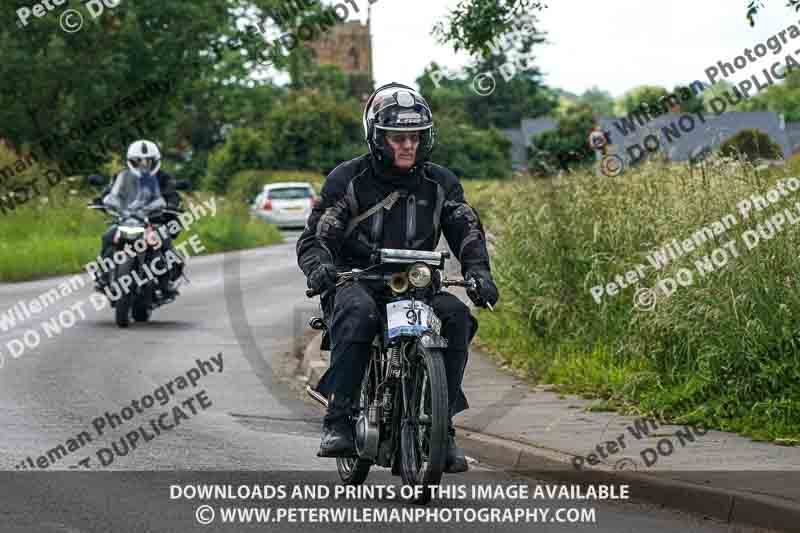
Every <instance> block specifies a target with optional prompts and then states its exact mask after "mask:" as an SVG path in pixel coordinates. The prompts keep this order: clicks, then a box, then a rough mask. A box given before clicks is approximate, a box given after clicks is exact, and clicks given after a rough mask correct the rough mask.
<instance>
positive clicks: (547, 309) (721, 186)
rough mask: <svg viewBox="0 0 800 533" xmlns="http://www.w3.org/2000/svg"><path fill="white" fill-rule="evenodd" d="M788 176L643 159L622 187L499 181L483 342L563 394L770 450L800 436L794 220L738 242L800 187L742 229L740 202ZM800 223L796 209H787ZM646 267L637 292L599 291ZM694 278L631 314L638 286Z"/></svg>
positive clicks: (799, 264)
mask: <svg viewBox="0 0 800 533" xmlns="http://www.w3.org/2000/svg"><path fill="white" fill-rule="evenodd" d="M788 172H789V171H788V169H780V170H774V169H773V170H764V169H761V170H759V169H755V168H753V167H752V166H750V165H746V164H742V163H738V162H733V161H731V160H726V159H717V160H714V161H712V162H710V163H708V164H707V165H706V166H705V167H704V168H702V169H696V170H694V171H690V169H689V167H687V166H684V165H666V164H658V163H648V164H646V165H643V166H642V167H640V168H638V169H634V170H631V171H628V172H626V173H625V174H623V175H622V176H619V177H616V178H608V177H602V176H601V177H597V176H594V175H591V174H588V173H582V174H573V175H565V176H562V177H559V178H553V179H551V180H544V181H541V180H540V181H533V180H531V181H527V182H522V183H516V184H511V185H508V186H502V187H501V188H498V189H496V190H495V191H494V197H493V199H492V200H491V202H490V204H489V206H488V210H489V211H490V215H488V216H487V215H485V214H484V213H485V210H484V212H482V213H481V214H482V216H484V217H485V218H488V219H489V220H490V222H489V224H490V225H491V226H492V228H493V229H494V230H495V231H498V232H499V244H498V247H497V254H496V256H495V258H494V261H493V266H494V271H495V275H496V278H497V280H498V284H499V286H500V289H501V295H502V306H501V307H500V308H499V309H498V312H497V313H495V314H489V313H482V316H481V331H480V333H479V335H480V338H481V339H482V342H484V343H487V344H488V345H489V346H490V347H491V348H493V349H494V350H495V351H496V352H499V353H500V354H502V356H503V357H504V358H505V359H507V360H508V361H509V362H510V363H511V364H512V365H513V366H515V367H517V368H519V369H521V370H524V371H525V372H527V373H528V374H529V375H531V376H533V377H535V378H536V379H538V380H543V381H549V382H554V383H560V384H562V385H564V388H565V389H566V390H569V391H572V392H578V393H585V394H586V393H588V394H593V395H596V396H600V397H604V398H610V399H612V400H613V401H614V402H615V403H616V404H617V405H622V406H625V407H626V408H627V409H630V410H633V411H639V412H658V413H659V414H662V415H663V416H666V417H671V418H673V419H674V420H676V421H678V422H695V423H696V422H702V423H704V424H706V425H708V426H711V427H717V428H720V429H724V430H732V431H738V432H742V433H746V434H749V435H752V436H754V437H757V438H763V439H781V438H788V439H790V441H791V439H796V438H797V437H799V436H800V333H799V331H800V322H799V321H798V318H800V259H798V250H800V247H799V246H798V245H800V224H798V225H789V224H788V223H787V224H786V225H784V227H783V228H782V229H781V230H780V231H779V232H777V234H776V235H775V236H774V237H773V238H771V239H770V240H764V239H762V240H761V242H759V244H758V245H757V246H756V247H754V248H753V249H752V250H749V251H748V249H747V247H746V246H745V244H744V242H743V240H742V238H741V234H742V233H743V232H744V231H745V230H746V229H754V228H755V227H756V225H757V224H759V223H763V222H764V221H765V220H767V219H768V218H769V217H771V216H773V215H774V214H775V213H777V212H779V211H782V210H783V209H785V208H788V207H791V206H792V205H793V204H794V202H800V191H798V192H795V193H792V194H791V195H790V196H789V197H787V198H783V197H782V198H781V200H780V201H779V202H777V203H775V204H773V205H772V206H770V207H769V208H767V209H765V210H763V211H753V212H751V216H750V218H748V219H744V218H743V217H742V216H741V215H740V213H739V212H738V211H737V208H736V204H737V203H738V202H740V201H742V200H744V199H747V198H749V197H750V195H752V194H756V193H760V194H763V193H764V192H765V191H766V190H767V189H769V188H770V187H772V186H773V185H774V184H775V182H776V181H777V180H778V179H781V178H786V177H787V176H788ZM729 213H730V214H733V215H734V216H735V217H736V220H737V221H738V224H737V225H735V226H733V227H732V228H731V229H730V230H728V231H727V232H726V233H724V234H721V235H717V236H716V237H715V238H714V239H713V240H711V241H709V242H706V243H705V245H703V246H702V247H701V248H699V249H697V250H695V251H694V252H691V253H689V254H687V255H686V256H684V257H682V258H680V259H678V260H675V261H673V262H670V263H669V264H668V265H667V266H666V267H664V268H663V269H661V270H656V269H654V268H652V267H651V266H650V264H649V262H648V260H647V258H646V256H647V254H649V253H650V252H651V251H652V250H653V249H654V248H657V247H658V248H660V247H661V246H662V245H663V244H664V243H666V242H668V241H671V240H672V239H678V240H679V241H683V240H685V239H687V238H689V237H690V236H691V235H692V234H694V233H695V232H696V231H697V230H699V229H700V228H701V227H702V226H705V225H708V224H710V223H711V222H713V221H716V220H719V219H721V218H722V217H723V216H724V215H727V214H729ZM793 214H794V215H795V217H796V218H800V211H797V210H794V211H793ZM732 239H734V240H735V241H736V242H735V246H736V248H737V250H738V252H739V254H740V256H739V257H732V258H730V260H729V262H728V263H727V264H725V265H724V266H722V267H720V268H718V270H717V271H716V272H714V273H713V274H707V275H705V276H701V275H700V274H699V273H698V271H697V268H696V266H695V261H697V260H700V259H701V258H702V257H704V256H706V255H708V254H710V253H711V252H712V251H714V250H715V249H717V248H719V247H720V246H722V245H723V244H724V243H726V242H728V241H729V240H732ZM640 264H644V265H647V267H646V269H645V274H646V277H645V279H644V280H642V281H640V282H639V283H638V284H635V285H632V286H630V287H628V288H624V289H620V291H619V293H618V294H617V295H615V296H608V295H604V296H603V299H602V301H601V303H600V304H598V303H596V302H595V300H594V299H593V298H592V296H591V293H590V289H591V287H593V286H596V285H605V284H607V283H608V282H611V281H613V280H614V276H615V275H618V274H620V275H622V276H624V275H625V273H626V272H627V271H629V270H632V269H634V268H635V267H636V266H637V265H640ZM681 268H685V269H688V270H690V271H691V272H692V273H693V283H691V284H690V285H689V286H685V287H682V286H679V287H678V288H677V289H676V290H675V291H674V293H672V295H671V296H669V297H666V296H665V295H664V294H663V293H661V292H657V293H656V294H657V300H656V305H655V308H654V309H652V310H638V309H637V307H635V306H634V305H633V296H634V294H635V292H636V290H637V289H638V288H643V287H653V286H655V285H656V283H657V281H658V280H659V279H664V278H666V277H671V278H675V277H676V273H677V272H678V270H679V269H681Z"/></svg>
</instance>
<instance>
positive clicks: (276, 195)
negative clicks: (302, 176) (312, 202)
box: [269, 187, 311, 200]
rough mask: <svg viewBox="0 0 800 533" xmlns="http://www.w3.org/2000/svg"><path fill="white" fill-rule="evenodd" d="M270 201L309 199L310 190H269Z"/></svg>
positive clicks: (306, 188)
mask: <svg viewBox="0 0 800 533" xmlns="http://www.w3.org/2000/svg"><path fill="white" fill-rule="evenodd" d="M269 198H270V200H302V199H303V198H311V189H309V188H308V187H286V188H284V189H271V190H270V191H269Z"/></svg>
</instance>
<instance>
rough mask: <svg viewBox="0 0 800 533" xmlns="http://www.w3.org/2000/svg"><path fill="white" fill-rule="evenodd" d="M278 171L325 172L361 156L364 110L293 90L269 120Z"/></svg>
mask: <svg viewBox="0 0 800 533" xmlns="http://www.w3.org/2000/svg"><path fill="white" fill-rule="evenodd" d="M264 129H265V130H266V131H267V132H268V135H269V138H270V139H271V145H272V150H273V154H274V165H273V166H272V167H271V168H277V169H313V170H318V171H321V172H324V173H327V172H329V171H331V170H333V169H334V168H335V167H336V166H337V165H338V164H339V163H341V162H342V161H346V160H348V159H351V158H353V157H356V156H358V155H359V154H362V153H363V152H364V151H365V149H366V148H365V145H364V141H363V139H362V137H363V136H364V129H363V126H362V124H361V109H360V106H359V104H358V102H356V101H355V100H344V101H342V100H340V99H338V98H336V97H335V96H333V95H331V94H330V93H323V92H321V91H319V90H316V89H303V90H300V91H294V92H292V93H291V94H290V97H289V98H287V99H285V100H284V101H282V102H281V103H280V104H279V105H278V106H277V107H275V109H273V110H272V112H271V113H270V114H269V116H268V117H267V123H266V124H265V125H264Z"/></svg>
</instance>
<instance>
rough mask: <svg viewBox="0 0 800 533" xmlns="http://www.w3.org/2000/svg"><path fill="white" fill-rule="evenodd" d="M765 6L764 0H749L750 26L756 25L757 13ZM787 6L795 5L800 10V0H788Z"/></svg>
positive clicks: (748, 15) (748, 16)
mask: <svg viewBox="0 0 800 533" xmlns="http://www.w3.org/2000/svg"><path fill="white" fill-rule="evenodd" d="M762 7H764V1H763V0H747V20H748V21H749V22H750V26H755V25H756V15H757V14H758V12H759V10H760V9H761V8H762ZM786 7H793V8H794V9H795V11H800V0H787V3H786Z"/></svg>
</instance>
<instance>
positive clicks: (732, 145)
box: [720, 129, 783, 161]
mask: <svg viewBox="0 0 800 533" xmlns="http://www.w3.org/2000/svg"><path fill="white" fill-rule="evenodd" d="M720 151H721V152H722V154H723V155H726V156H731V157H736V156H739V155H743V156H745V157H747V159H749V160H750V161H755V160H756V159H782V158H783V149H782V148H781V147H780V145H779V144H778V143H776V142H775V141H774V140H773V139H772V137H770V136H769V135H768V134H766V133H764V132H763V131H760V130H755V129H747V130H742V131H740V132H739V133H737V134H736V135H734V136H733V137H731V138H730V139H728V140H727V141H725V142H724V143H722V146H720Z"/></svg>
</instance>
